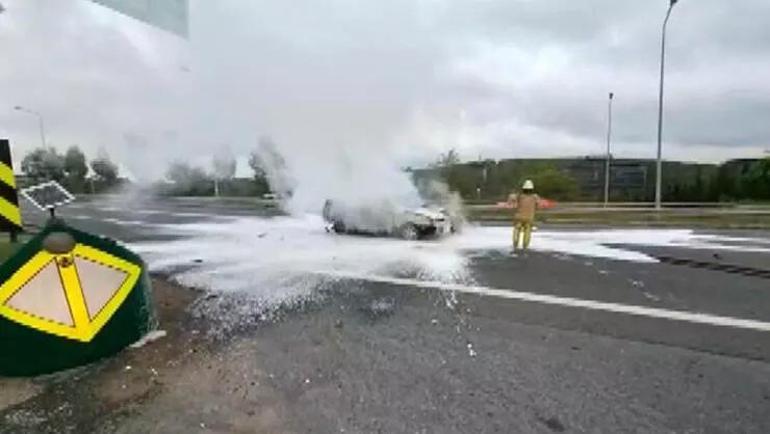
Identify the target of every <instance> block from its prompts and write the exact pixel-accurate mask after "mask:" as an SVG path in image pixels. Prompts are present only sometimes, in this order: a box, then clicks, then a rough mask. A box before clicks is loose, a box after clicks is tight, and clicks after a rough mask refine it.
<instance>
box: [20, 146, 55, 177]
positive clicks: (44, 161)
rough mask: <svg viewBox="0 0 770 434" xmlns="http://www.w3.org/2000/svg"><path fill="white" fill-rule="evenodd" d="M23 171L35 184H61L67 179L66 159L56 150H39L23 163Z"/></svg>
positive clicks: (27, 156)
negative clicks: (52, 182) (50, 182)
mask: <svg viewBox="0 0 770 434" xmlns="http://www.w3.org/2000/svg"><path fill="white" fill-rule="evenodd" d="M21 171H22V172H23V173H24V174H25V175H26V176H27V177H29V178H30V179H31V180H32V181H33V182H35V183H38V182H43V181H57V182H60V181H62V180H63V179H64V177H65V164H64V157H62V156H61V154H59V153H58V152H57V151H56V149H54V148H37V149H34V150H33V151H32V152H30V153H29V154H27V155H26V156H25V157H24V159H23V160H22V161H21Z"/></svg>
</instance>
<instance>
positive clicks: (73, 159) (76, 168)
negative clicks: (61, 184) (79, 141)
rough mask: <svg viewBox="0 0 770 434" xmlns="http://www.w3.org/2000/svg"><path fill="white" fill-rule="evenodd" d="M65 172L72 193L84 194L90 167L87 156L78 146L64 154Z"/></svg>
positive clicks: (71, 147) (72, 147) (70, 148)
mask: <svg viewBox="0 0 770 434" xmlns="http://www.w3.org/2000/svg"><path fill="white" fill-rule="evenodd" d="M64 172H65V174H66V183H67V188H69V189H70V191H74V192H82V191H83V186H84V184H85V179H86V175H87V174H88V165H87V164H86V156H85V154H83V152H82V151H81V150H80V148H78V147H77V145H73V146H70V147H69V149H67V152H66V153H65V154H64Z"/></svg>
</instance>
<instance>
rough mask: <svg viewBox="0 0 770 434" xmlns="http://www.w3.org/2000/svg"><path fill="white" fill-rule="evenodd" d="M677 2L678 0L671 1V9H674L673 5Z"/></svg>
mask: <svg viewBox="0 0 770 434" xmlns="http://www.w3.org/2000/svg"><path fill="white" fill-rule="evenodd" d="M678 1H679V0H671V7H674V5H675V4H676V2H678Z"/></svg>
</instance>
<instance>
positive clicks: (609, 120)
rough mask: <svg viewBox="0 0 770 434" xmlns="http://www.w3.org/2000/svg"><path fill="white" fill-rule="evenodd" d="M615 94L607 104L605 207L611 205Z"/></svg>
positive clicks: (612, 94)
mask: <svg viewBox="0 0 770 434" xmlns="http://www.w3.org/2000/svg"><path fill="white" fill-rule="evenodd" d="M614 96H615V94H614V93H612V92H610V98H609V102H608V103H607V161H605V163H604V207H605V208H607V205H608V204H609V203H610V155H611V154H610V141H611V139H612V98H613V97H614Z"/></svg>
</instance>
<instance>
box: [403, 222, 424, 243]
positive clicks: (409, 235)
mask: <svg viewBox="0 0 770 434" xmlns="http://www.w3.org/2000/svg"><path fill="white" fill-rule="evenodd" d="M398 234H399V235H400V236H401V238H402V239H405V240H410V241H412V240H416V239H417V238H419V236H420V233H419V232H418V231H417V226H415V225H413V224H411V223H407V224H405V225H403V226H401V229H399V231H398Z"/></svg>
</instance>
